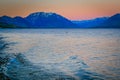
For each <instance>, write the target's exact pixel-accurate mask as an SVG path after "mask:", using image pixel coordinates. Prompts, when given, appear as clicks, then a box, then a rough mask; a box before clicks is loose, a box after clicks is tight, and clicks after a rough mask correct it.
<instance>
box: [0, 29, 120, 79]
mask: <svg viewBox="0 0 120 80" xmlns="http://www.w3.org/2000/svg"><path fill="white" fill-rule="evenodd" d="M119 31H120V30H119V29H86V30H84V29H83V30H80V29H79V30H76V29H73V30H67V29H66V30H62V29H14V30H11V29H5V30H3V29H1V30H0V49H1V50H0V58H4V59H5V60H7V61H6V62H5V64H3V63H2V62H4V61H5V60H4V61H1V73H3V74H4V76H7V77H9V79H11V80H119V79H120V76H119V75H120V33H119ZM5 56H7V58H8V59H6V58H5Z"/></svg>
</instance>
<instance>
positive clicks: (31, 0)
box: [0, 0, 120, 20]
mask: <svg viewBox="0 0 120 80" xmlns="http://www.w3.org/2000/svg"><path fill="white" fill-rule="evenodd" d="M33 12H55V13H58V14H60V15H62V16H64V17H66V18H68V19H71V20H85V19H91V18H96V17H103V16H111V15H114V14H116V13H120V0H0V16H3V15H8V16H11V17H15V16H22V17H25V16H27V15H29V14H30V13H33Z"/></svg>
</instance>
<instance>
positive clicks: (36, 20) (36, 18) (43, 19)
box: [25, 12, 75, 28]
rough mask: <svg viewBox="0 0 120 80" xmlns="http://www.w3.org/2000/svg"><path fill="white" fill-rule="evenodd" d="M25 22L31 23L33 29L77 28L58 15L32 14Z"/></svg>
mask: <svg viewBox="0 0 120 80" xmlns="http://www.w3.org/2000/svg"><path fill="white" fill-rule="evenodd" d="M25 20H27V21H28V22H29V23H30V25H31V27H32V26H34V27H38V28H39V27H40V28H71V27H74V26H75V24H73V23H72V22H71V21H70V20H68V19H66V18H64V17H63V16H61V15H58V14H56V13H45V12H37V13H32V14H30V15H29V16H27V17H26V18H25Z"/></svg>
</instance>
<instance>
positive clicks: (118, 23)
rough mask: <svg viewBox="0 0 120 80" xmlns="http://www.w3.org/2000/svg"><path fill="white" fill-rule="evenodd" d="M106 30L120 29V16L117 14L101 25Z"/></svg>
mask: <svg viewBox="0 0 120 80" xmlns="http://www.w3.org/2000/svg"><path fill="white" fill-rule="evenodd" d="M101 26H102V27H105V28H120V14H115V15H113V16H111V17H110V18H108V19H107V20H106V21H104V23H103V24H101Z"/></svg>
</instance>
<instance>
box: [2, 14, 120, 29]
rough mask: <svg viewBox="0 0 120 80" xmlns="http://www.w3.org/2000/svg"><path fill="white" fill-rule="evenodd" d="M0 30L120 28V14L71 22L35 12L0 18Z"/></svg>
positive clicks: (56, 16) (57, 15)
mask: <svg viewBox="0 0 120 80" xmlns="http://www.w3.org/2000/svg"><path fill="white" fill-rule="evenodd" d="M0 28H120V14H115V15H113V16H111V17H101V18H96V19H91V20H74V21H71V20H69V19H67V18H65V17H63V16H61V15H59V14H56V13H52V12H50V13H47V12H35V13H31V14H30V15H28V16H26V17H24V18H23V17H20V16H16V17H9V16H1V17H0Z"/></svg>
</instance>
